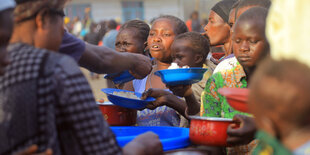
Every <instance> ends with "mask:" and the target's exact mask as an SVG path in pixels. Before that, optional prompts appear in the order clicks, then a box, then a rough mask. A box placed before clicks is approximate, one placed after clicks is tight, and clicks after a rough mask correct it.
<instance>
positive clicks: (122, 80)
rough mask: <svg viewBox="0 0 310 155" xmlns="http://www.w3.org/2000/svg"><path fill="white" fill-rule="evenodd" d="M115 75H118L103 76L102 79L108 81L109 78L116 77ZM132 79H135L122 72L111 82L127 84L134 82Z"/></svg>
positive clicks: (126, 72)
mask: <svg viewBox="0 0 310 155" xmlns="http://www.w3.org/2000/svg"><path fill="white" fill-rule="evenodd" d="M117 74H119V73H112V74H107V75H105V76H104V78H106V79H109V78H111V77H113V76H116V75H117ZM134 79H135V77H134V76H132V75H131V74H130V73H129V71H123V72H121V74H120V75H119V76H117V77H114V78H112V81H113V82H114V83H115V84H121V83H126V82H129V81H131V80H134Z"/></svg>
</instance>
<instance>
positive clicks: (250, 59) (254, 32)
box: [232, 20, 268, 68]
mask: <svg viewBox="0 0 310 155" xmlns="http://www.w3.org/2000/svg"><path fill="white" fill-rule="evenodd" d="M232 42H233V51H234V53H235V56H236V58H237V59H238V61H239V62H240V64H241V65H242V66H243V67H245V68H251V67H254V66H256V64H257V62H258V61H259V60H260V59H261V58H262V56H264V54H265V53H266V52H268V43H267V41H266V37H265V30H264V25H263V24H262V23H258V22H254V21H252V20H251V21H248V20H246V21H241V22H237V23H236V24H235V27H234V33H233V36H232Z"/></svg>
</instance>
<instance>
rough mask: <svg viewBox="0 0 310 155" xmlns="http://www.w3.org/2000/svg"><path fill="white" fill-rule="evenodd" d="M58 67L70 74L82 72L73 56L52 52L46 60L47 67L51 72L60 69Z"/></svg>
mask: <svg viewBox="0 0 310 155" xmlns="http://www.w3.org/2000/svg"><path fill="white" fill-rule="evenodd" d="M56 68H58V69H61V71H62V72H65V73H66V74H69V75H70V74H75V73H79V72H80V69H79V67H78V65H77V63H76V61H74V59H73V58H71V57H69V56H67V55H64V54H61V53H55V52H50V53H49V57H48V59H47V61H46V65H45V69H46V70H49V71H50V72H57V71H59V70H57V69H56Z"/></svg>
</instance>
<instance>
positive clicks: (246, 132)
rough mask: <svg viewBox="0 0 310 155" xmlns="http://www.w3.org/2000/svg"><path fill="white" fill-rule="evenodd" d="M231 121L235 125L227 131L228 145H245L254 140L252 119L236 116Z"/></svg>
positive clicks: (254, 131)
mask: <svg viewBox="0 0 310 155" xmlns="http://www.w3.org/2000/svg"><path fill="white" fill-rule="evenodd" d="M233 121H234V122H235V124H231V125H230V126H229V127H228V129H227V135H228V138H227V143H228V144H229V145H232V146H235V145H245V144H249V143H250V142H251V141H252V140H254V137H255V133H256V125H255V122H254V118H252V117H248V116H244V115H238V114H237V115H235V116H234V118H233Z"/></svg>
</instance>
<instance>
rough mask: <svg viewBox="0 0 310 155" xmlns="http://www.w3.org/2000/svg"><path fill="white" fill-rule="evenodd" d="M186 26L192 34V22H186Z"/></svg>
mask: <svg viewBox="0 0 310 155" xmlns="http://www.w3.org/2000/svg"><path fill="white" fill-rule="evenodd" d="M186 26H187V28H188V31H189V32H191V31H192V20H190V19H189V20H187V21H186Z"/></svg>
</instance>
